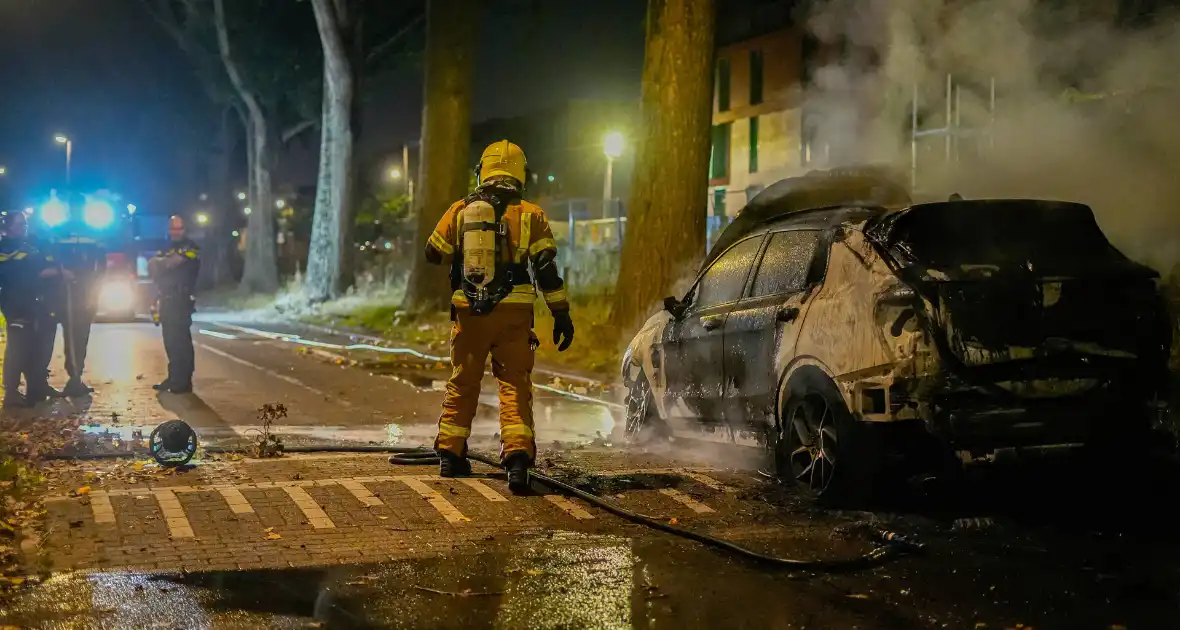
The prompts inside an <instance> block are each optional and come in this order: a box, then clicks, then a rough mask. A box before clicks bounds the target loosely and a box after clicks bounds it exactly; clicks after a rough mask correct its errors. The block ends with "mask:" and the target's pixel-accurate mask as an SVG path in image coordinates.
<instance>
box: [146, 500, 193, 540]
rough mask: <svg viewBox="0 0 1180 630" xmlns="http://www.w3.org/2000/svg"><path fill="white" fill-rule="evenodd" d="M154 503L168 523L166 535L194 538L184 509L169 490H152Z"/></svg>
mask: <svg viewBox="0 0 1180 630" xmlns="http://www.w3.org/2000/svg"><path fill="white" fill-rule="evenodd" d="M152 494H154V495H155V496H156V502H157V503H159V504H160V511H161V512H163V513H164V521H165V522H167V523H168V533H169V534H171V535H172V537H173V538H194V537H195V534H193V526H192V525H191V524H190V523H189V522H188V516H186V515H185V513H184V508H182V507H180V501H179V500H178V499H177V498H176V495H175V494H174V493H173V492H172V491H171V490H152Z"/></svg>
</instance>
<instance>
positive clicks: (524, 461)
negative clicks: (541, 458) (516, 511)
mask: <svg viewBox="0 0 1180 630" xmlns="http://www.w3.org/2000/svg"><path fill="white" fill-rule="evenodd" d="M531 467H532V461H530V459H529V456H528V455H526V454H524V453H513V454H512V455H509V456H508V459H505V460H504V470H506V471H507V472H508V489H509V490H511V491H512V493H513V494H525V493H527V492H528V491H529V468H531Z"/></svg>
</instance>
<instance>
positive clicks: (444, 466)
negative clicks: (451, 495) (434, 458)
mask: <svg viewBox="0 0 1180 630" xmlns="http://www.w3.org/2000/svg"><path fill="white" fill-rule="evenodd" d="M438 461H439V464H438V476H439V477H466V476H467V475H470V474H471V461H470V460H468V459H467V458H466V457H459V456H458V455H456V454H454V453H452V452H450V451H448V450H446V449H441V448H440V449H438Z"/></svg>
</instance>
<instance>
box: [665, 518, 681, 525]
mask: <svg viewBox="0 0 1180 630" xmlns="http://www.w3.org/2000/svg"><path fill="white" fill-rule="evenodd" d="M679 522H680V520H679V519H675V518H674V519H671V520H669V521H668V524H669V525H676V524H677V523H679Z"/></svg>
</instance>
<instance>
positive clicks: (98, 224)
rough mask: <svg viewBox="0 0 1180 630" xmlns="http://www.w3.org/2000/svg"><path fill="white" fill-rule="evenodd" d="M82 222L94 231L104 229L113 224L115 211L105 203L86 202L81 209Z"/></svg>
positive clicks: (96, 201) (97, 201)
mask: <svg viewBox="0 0 1180 630" xmlns="http://www.w3.org/2000/svg"><path fill="white" fill-rule="evenodd" d="M82 220H83V221H85V222H86V225H88V226H90V227H92V228H94V229H96V230H102V229H106V228H108V227H110V225H111V224H112V223H114V222H115V209H114V208H112V207H111V204H109V203H107V202H105V201H99V200H92V201H87V202H86V205H85V206H83V207H82Z"/></svg>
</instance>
